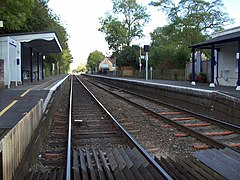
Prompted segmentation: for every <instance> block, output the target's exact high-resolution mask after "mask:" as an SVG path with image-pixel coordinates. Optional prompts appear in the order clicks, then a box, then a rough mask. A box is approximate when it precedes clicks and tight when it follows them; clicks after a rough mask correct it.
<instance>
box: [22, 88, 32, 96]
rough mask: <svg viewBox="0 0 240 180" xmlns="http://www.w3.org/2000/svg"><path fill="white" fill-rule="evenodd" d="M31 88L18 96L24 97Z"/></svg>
mask: <svg viewBox="0 0 240 180" xmlns="http://www.w3.org/2000/svg"><path fill="white" fill-rule="evenodd" d="M31 89H32V88H31ZM31 89H28V90H26V91H25V92H24V93H23V94H22V95H21V96H20V97H24V96H25V95H26V94H27V93H28V92H29V91H30V90H31Z"/></svg>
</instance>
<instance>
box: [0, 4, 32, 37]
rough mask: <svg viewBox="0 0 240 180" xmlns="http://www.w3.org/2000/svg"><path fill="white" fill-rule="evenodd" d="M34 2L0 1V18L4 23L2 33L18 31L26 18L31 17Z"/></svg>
mask: <svg viewBox="0 0 240 180" xmlns="http://www.w3.org/2000/svg"><path fill="white" fill-rule="evenodd" d="M33 5H34V0H1V5H0V18H1V20H2V21H3V22H4V27H3V28H2V31H3V32H5V33H11V32H12V31H20V30H21V29H22V27H23V26H24V24H25V23H26V20H27V18H28V16H31V15H32V8H33Z"/></svg>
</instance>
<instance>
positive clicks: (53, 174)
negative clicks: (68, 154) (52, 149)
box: [48, 169, 57, 180]
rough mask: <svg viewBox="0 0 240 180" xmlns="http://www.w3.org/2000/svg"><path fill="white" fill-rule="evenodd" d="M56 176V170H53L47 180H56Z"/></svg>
mask: <svg viewBox="0 0 240 180" xmlns="http://www.w3.org/2000/svg"><path fill="white" fill-rule="evenodd" d="M56 176H57V170H56V169H54V170H53V171H52V172H51V173H50V174H49V176H48V179H49V180H55V179H56Z"/></svg>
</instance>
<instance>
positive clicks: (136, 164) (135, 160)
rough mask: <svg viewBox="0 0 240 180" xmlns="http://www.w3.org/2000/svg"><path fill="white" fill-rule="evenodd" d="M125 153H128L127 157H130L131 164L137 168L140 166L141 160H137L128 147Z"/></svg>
mask: <svg viewBox="0 0 240 180" xmlns="http://www.w3.org/2000/svg"><path fill="white" fill-rule="evenodd" d="M125 151H126V153H127V155H128V157H129V158H130V159H131V161H132V162H133V164H134V165H135V166H136V168H137V169H138V168H139V166H141V162H140V161H139V159H138V158H137V156H136V155H135V154H134V153H133V152H132V150H131V149H130V148H129V147H128V148H127V149H126V150H125Z"/></svg>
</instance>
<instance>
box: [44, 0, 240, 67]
mask: <svg viewBox="0 0 240 180" xmlns="http://www.w3.org/2000/svg"><path fill="white" fill-rule="evenodd" d="M175 1H177V2H178V1H179V0H175ZM137 2H138V3H141V4H143V5H145V6H147V7H148V12H149V13H150V15H151V21H150V23H148V24H147V26H146V27H145V28H144V34H145V36H146V37H145V38H143V39H141V40H138V41H135V42H133V44H141V46H143V45H144V44H149V43H150V38H149V33H150V32H152V31H153V30H154V29H155V28H156V27H160V26H163V25H166V24H167V22H166V16H165V15H164V13H162V12H160V11H158V10H157V8H156V7H152V6H148V4H149V3H150V2H151V0H137ZM223 3H224V4H225V7H226V12H227V13H229V16H230V17H231V18H234V19H235V24H233V25H231V27H234V26H240V15H239V7H240V0H223ZM48 5H49V7H50V8H51V9H52V10H53V13H55V14H56V15H58V16H60V18H61V20H62V21H63V24H64V26H65V27H66V28H67V33H68V34H69V36H70V39H69V47H70V50H71V54H72V55H73V63H72V64H71V69H74V68H76V67H77V66H79V64H80V62H82V63H84V64H86V62H87V58H88V55H89V54H90V53H91V52H93V51H95V50H98V51H100V52H102V53H103V54H104V55H109V54H110V51H109V50H108V45H107V43H106V42H105V38H104V37H105V36H104V34H103V33H101V32H99V31H98V28H99V27H100V23H99V17H103V16H104V14H105V12H107V11H108V10H111V9H112V0H88V1H78V0H68V1H64V0H49V3H48Z"/></svg>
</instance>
